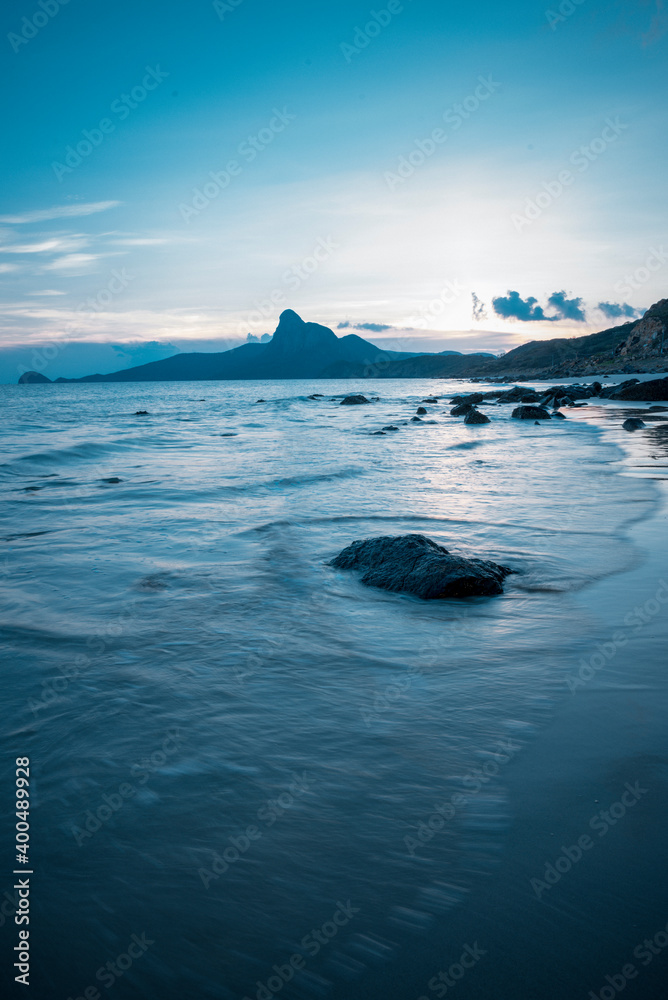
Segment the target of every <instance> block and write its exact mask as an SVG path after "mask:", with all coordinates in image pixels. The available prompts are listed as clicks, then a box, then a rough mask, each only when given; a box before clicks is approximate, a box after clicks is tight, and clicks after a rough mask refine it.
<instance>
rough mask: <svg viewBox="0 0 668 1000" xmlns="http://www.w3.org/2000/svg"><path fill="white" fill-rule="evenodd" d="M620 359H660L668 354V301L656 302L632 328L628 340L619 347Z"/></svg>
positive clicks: (617, 350) (617, 351) (617, 353)
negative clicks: (629, 357) (629, 356)
mask: <svg viewBox="0 0 668 1000" xmlns="http://www.w3.org/2000/svg"><path fill="white" fill-rule="evenodd" d="M615 354H616V355H618V356H619V357H626V356H628V355H633V357H634V358H652V357H659V356H660V355H662V354H668V299H661V300H660V301H659V302H655V303H654V305H653V306H650V308H649V309H648V310H647V312H646V313H645V315H644V316H643V317H642V319H639V320H638V322H637V323H636V324H635V325H634V326H633V327H632V329H631V332H630V334H629V336H628V337H627V338H626V340H624V341H622V343H621V344H620V345H619V346H618V347H617V349H616V351H615Z"/></svg>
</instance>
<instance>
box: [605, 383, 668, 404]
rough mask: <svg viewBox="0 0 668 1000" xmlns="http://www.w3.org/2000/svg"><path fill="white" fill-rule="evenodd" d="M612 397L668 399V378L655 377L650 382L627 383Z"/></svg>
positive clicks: (645, 399) (643, 399)
mask: <svg viewBox="0 0 668 1000" xmlns="http://www.w3.org/2000/svg"><path fill="white" fill-rule="evenodd" d="M612 399H635V400H638V401H640V402H645V401H647V402H649V401H650V400H655V399H668V378H653V379H650V380H649V381H648V382H636V383H635V385H627V386H626V387H625V388H623V389H621V390H619V391H618V392H616V393H615V394H614V395H613V396H612Z"/></svg>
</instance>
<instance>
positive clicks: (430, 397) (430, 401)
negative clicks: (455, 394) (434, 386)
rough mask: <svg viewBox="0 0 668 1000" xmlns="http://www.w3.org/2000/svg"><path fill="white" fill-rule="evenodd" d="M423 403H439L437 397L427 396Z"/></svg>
mask: <svg viewBox="0 0 668 1000" xmlns="http://www.w3.org/2000/svg"><path fill="white" fill-rule="evenodd" d="M422 402H423V403H438V399H437V398H436V396H427V398H426V399H423V400H422Z"/></svg>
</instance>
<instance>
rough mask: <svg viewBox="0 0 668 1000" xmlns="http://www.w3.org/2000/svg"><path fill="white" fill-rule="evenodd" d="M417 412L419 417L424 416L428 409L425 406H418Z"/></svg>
mask: <svg viewBox="0 0 668 1000" xmlns="http://www.w3.org/2000/svg"><path fill="white" fill-rule="evenodd" d="M415 412H416V413H417V415H418V417H423V416H424V415H425V413H426V412H427V411H426V410H425V408H424V406H418V408H417V410H416V411H415Z"/></svg>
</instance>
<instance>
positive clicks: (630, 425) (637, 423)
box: [622, 417, 647, 431]
mask: <svg viewBox="0 0 668 1000" xmlns="http://www.w3.org/2000/svg"><path fill="white" fill-rule="evenodd" d="M646 426H647V424H646V423H645V421H644V420H641V419H640V417H629V418H628V420H625V421H624V423H623V424H622V427H623V428H624V430H625V431H639V430H640V428H641V427H646Z"/></svg>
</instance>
